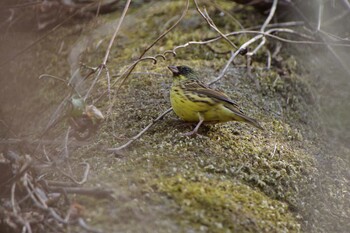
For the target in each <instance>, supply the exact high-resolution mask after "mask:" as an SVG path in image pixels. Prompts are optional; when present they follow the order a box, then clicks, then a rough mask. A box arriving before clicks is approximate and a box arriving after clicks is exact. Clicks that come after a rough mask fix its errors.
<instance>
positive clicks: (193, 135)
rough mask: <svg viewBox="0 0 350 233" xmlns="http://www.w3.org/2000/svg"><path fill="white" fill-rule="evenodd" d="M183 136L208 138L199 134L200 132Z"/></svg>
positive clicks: (192, 132)
mask: <svg viewBox="0 0 350 233" xmlns="http://www.w3.org/2000/svg"><path fill="white" fill-rule="evenodd" d="M182 136H185V137H200V138H208V137H207V136H204V135H203V134H199V133H198V132H194V131H191V132H187V133H183V134H182Z"/></svg>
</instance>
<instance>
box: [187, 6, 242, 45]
mask: <svg viewBox="0 0 350 233" xmlns="http://www.w3.org/2000/svg"><path fill="white" fill-rule="evenodd" d="M193 1H194V4H195V5H196V9H197V11H198V13H199V14H200V15H201V16H202V17H203V18H204V19H205V21H207V23H208V24H209V26H210V27H212V28H213V29H214V30H215V31H216V32H217V33H219V34H220V35H221V36H222V37H223V38H224V39H225V40H226V41H227V42H228V43H229V44H230V45H231V46H232V47H233V48H235V49H236V48H237V46H236V45H235V44H234V43H233V42H232V41H231V40H229V39H228V38H227V37H226V36H225V34H223V33H222V32H221V31H220V30H219V29H218V27H217V26H216V25H215V24H214V21H213V20H212V19H211V18H210V16H209V14H208V12H207V11H206V10H204V13H203V12H202V11H201V9H200V8H199V6H198V3H197V1H196V0H193Z"/></svg>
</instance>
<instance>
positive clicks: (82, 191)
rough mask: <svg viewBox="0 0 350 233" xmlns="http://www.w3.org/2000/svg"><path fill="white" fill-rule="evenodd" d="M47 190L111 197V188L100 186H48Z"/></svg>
mask: <svg viewBox="0 0 350 233" xmlns="http://www.w3.org/2000/svg"><path fill="white" fill-rule="evenodd" d="M48 190H49V191H50V192H59V193H67V194H81V195H87V196H92V197H96V198H111V195H112V194H113V191H112V190H105V189H102V188H80V187H52V186H49V187H48Z"/></svg>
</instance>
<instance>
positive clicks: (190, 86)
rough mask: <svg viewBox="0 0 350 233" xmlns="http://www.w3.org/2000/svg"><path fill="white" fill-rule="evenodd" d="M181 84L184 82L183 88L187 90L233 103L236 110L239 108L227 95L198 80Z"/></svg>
mask: <svg viewBox="0 0 350 233" xmlns="http://www.w3.org/2000/svg"><path fill="white" fill-rule="evenodd" d="M183 84H184V89H185V90H187V91H192V92H194V93H198V94H202V95H205V96H208V97H210V98H214V99H217V100H220V101H224V102H226V103H229V104H231V105H233V106H234V107H235V108H237V110H239V106H238V104H237V103H236V102H234V101H233V100H231V99H230V98H229V97H228V96H227V95H225V94H224V93H222V92H219V91H216V90H214V89H212V88H210V87H208V86H207V85H205V84H204V83H201V82H199V81H198V80H188V81H187V82H185V83H183ZM239 111H240V110H239Z"/></svg>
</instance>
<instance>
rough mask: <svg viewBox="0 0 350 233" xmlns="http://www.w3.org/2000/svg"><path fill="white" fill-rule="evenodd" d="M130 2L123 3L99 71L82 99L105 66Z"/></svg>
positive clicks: (88, 93)
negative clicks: (121, 11)
mask: <svg viewBox="0 0 350 233" xmlns="http://www.w3.org/2000/svg"><path fill="white" fill-rule="evenodd" d="M130 2H131V0H127V2H126V4H125V7H124V10H123V13H122V15H121V17H120V19H119V21H118V24H117V27H116V29H115V31H114V33H113V36H112V38H111V40H110V41H109V45H108V47H107V50H106V54H105V57H104V59H103V61H102V64H101V65H100V66H99V71H98V72H97V75H96V77H95V79H94V81H93V82H92V84H91V86H90V88H89V90H88V91H87V93H86V95H85V97H84V101H85V100H86V99H87V98H88V97H89V95H90V92H91V91H92V89H93V88H94V86H95V85H96V83H97V80H98V78H99V77H100V74H101V71H102V69H104V68H106V66H107V61H108V57H109V53H110V51H111V48H112V45H113V43H114V40H115V38H116V36H117V34H118V32H119V29H120V26H121V25H122V23H123V20H124V18H125V15H126V12H127V11H128V9H129V5H130ZM107 78H108V79H109V75H108V74H107ZM108 83H110V81H109V80H108ZM109 92H110V86H108V93H109Z"/></svg>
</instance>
